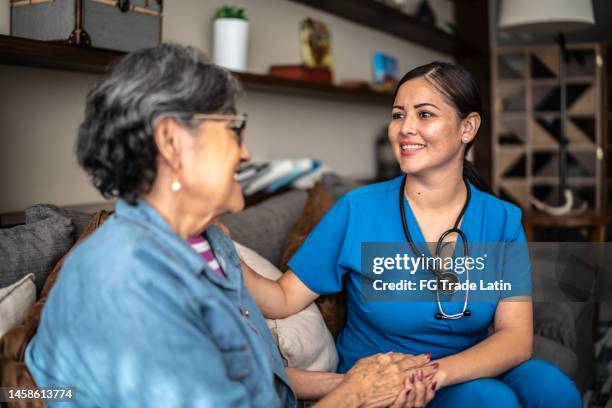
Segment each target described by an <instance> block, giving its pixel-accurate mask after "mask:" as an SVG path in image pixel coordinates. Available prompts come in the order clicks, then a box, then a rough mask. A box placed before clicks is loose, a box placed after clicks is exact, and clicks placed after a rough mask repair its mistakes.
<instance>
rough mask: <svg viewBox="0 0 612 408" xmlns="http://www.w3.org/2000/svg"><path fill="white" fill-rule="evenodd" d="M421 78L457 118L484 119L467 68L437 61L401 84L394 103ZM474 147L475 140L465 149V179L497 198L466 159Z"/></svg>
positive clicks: (423, 66) (417, 71)
mask: <svg viewBox="0 0 612 408" xmlns="http://www.w3.org/2000/svg"><path fill="white" fill-rule="evenodd" d="M420 77H424V78H425V80H427V81H428V82H429V83H430V84H431V85H433V86H434V87H435V88H436V89H437V90H438V91H439V92H440V93H441V94H442V95H444V97H445V98H446V100H447V101H448V102H449V103H450V104H451V105H452V106H453V107H454V108H455V111H456V112H457V116H459V118H460V119H465V118H467V116H468V115H469V114H470V113H472V112H476V113H478V114H479V115H481V116H482V100H481V98H480V89H479V88H478V84H477V83H476V81H475V80H474V78H472V75H470V73H469V72H468V71H467V70H466V69H465V68H463V67H462V66H460V65H456V64H451V63H449V62H439V61H434V62H432V63H429V64H426V65H421V66H420V67H416V68H414V69H413V70H411V71H410V72H408V73H407V74H406V75H404V76H403V77H402V79H401V80H400V81H399V83H398V84H397V87H396V88H395V95H394V97H393V99H394V100H395V97H396V96H397V92H398V91H399V88H400V87H401V86H402V84H404V83H405V82H406V81H409V80H411V79H414V78H420ZM473 143H474V141H473V140H472V141H471V142H470V143H468V144H467V146H466V147H465V151H464V157H463V177H464V178H465V179H466V180H467V181H469V182H470V183H472V185H473V186H474V187H476V188H477V189H479V190H481V191H484V192H486V193H489V194H494V193H493V190H491V187H490V186H489V185H488V184H487V183H486V182H485V181H484V180H483V179H482V177H480V175H479V174H478V171H477V170H476V167H475V166H474V165H473V164H472V163H471V162H470V161H469V160H467V159H466V158H465V155H467V153H468V152H469V151H470V149H471V148H472V144H473Z"/></svg>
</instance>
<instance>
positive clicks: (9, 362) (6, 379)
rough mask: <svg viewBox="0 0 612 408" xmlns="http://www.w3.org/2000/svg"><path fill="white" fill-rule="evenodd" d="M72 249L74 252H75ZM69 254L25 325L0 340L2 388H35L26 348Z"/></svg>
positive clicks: (94, 224)
mask: <svg viewBox="0 0 612 408" xmlns="http://www.w3.org/2000/svg"><path fill="white" fill-rule="evenodd" d="M108 217H109V213H108V212H107V211H100V212H98V213H97V214H96V215H95V216H94V217H93V219H92V220H91V223H90V224H89V226H88V227H87V228H86V230H85V231H84V233H83V235H82V236H81V238H79V240H78V241H77V243H76V244H75V246H74V247H76V245H78V244H79V243H80V242H82V241H83V240H84V239H86V238H87V237H88V236H89V234H91V233H92V232H93V231H95V230H96V228H98V226H100V225H101V224H102V223H103V222H104V221H105V220H106V219H107V218H108ZM74 247H73V248H74ZM66 256H67V254H65V255H64V256H63V257H62V259H61V260H60V261H59V262H58V263H57V264H56V265H55V267H54V268H53V272H52V273H51V274H50V275H49V277H48V278H47V280H46V281H45V284H44V286H43V289H42V292H41V294H40V299H39V300H38V301H37V302H36V303H35V304H34V306H33V307H32V308H31V309H30V310H29V311H28V313H27V316H26V317H25V322H24V323H23V324H21V325H19V326H17V327H14V328H13V329H12V330H10V331H9V332H8V333H6V334H5V335H4V336H3V337H2V338H0V387H12V388H32V387H35V386H36V384H35V382H34V380H33V379H32V376H31V375H30V372H29V371H28V368H27V366H26V365H25V363H24V361H23V358H24V353H25V349H26V346H27V345H28V342H29V341H30V339H31V338H32V336H34V334H35V333H36V329H37V328H38V323H39V321H40V314H41V313H42V309H43V306H44V304H45V301H46V300H47V296H48V295H49V291H50V290H51V288H52V287H53V285H54V284H55V281H56V280H57V277H58V276H59V273H60V270H61V268H62V265H63V264H64V260H65V259H66ZM13 406H15V407H26V406H27V407H30V408H33V407H36V408H38V407H41V408H42V407H43V403H42V401H41V400H36V401H27V402H25V401H21V402H20V403H17V404H14V405H13Z"/></svg>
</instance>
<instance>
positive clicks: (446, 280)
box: [436, 272, 459, 295]
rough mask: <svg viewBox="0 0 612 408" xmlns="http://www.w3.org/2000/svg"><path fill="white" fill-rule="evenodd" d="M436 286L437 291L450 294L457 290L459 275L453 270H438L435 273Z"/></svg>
mask: <svg viewBox="0 0 612 408" xmlns="http://www.w3.org/2000/svg"><path fill="white" fill-rule="evenodd" d="M436 278H437V279H436V280H437V282H436V287H437V291H438V292H440V293H441V294H443V295H452V294H454V293H455V292H457V290H456V289H455V288H456V287H457V284H458V283H459V277H458V276H457V275H455V274H454V273H453V272H438V273H437V274H436Z"/></svg>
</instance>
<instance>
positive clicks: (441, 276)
mask: <svg viewBox="0 0 612 408" xmlns="http://www.w3.org/2000/svg"><path fill="white" fill-rule="evenodd" d="M463 182H464V183H465V187H466V189H467V197H466V198H465V204H463V208H462V209H461V212H460V213H459V216H458V217H457V220H456V221H455V225H454V226H453V228H451V229H448V230H446V231H444V232H443V233H442V235H440V238H439V239H438V242H437V244H436V250H435V252H434V257H436V258H437V257H438V256H439V254H440V250H441V249H442V247H443V246H444V245H445V243H444V238H446V237H447V236H448V235H449V234H452V233H456V234H457V235H458V238H459V237H461V241H462V242H463V256H464V257H465V258H467V257H468V256H469V250H468V242H467V237H466V236H465V234H464V233H463V231H461V230H460V229H459V222H461V218H462V217H463V214H464V213H465V210H466V209H467V207H468V204H469V203H470V198H471V196H472V195H471V192H470V186H469V185H468V183H467V181H465V180H463ZM405 187H406V176H404V179H403V180H402V186H401V187H400V191H399V208H400V214H401V216H402V228H403V229H404V235H405V236H406V241H408V245H410V249H411V250H412V252H414V254H415V255H416V256H419V251H418V250H417V248H416V246H415V245H414V241H412V237H411V236H410V231H408V222H406V213H405V210H404V189H405ZM420 256H421V257H422V256H424V255H423V254H421V255H420ZM423 264H424V263H423ZM430 272H431V273H433V274H434V275H435V276H436V302H437V303H438V310H439V312H438V313H436V314H435V315H434V317H435V318H436V319H438V320H439V319H450V320H456V319H460V318H462V317H463V316H471V315H472V312H470V310H469V309H468V308H467V306H468V300H469V296H470V291H469V288H468V289H466V291H465V299H464V301H463V310H462V311H461V312H460V313H454V314H447V313H445V312H444V308H443V307H442V303H441V302H440V292H442V293H444V294H453V293H455V290H441V289H440V286H441V284H440V281H443V280H445V281H448V282H450V283H451V284H452V286H454V284H456V283H459V277H458V276H457V275H456V274H454V273H453V272H447V271H439V270H438V269H433V270H430ZM465 278H466V280H468V281H469V280H470V271H469V270H466V276H465Z"/></svg>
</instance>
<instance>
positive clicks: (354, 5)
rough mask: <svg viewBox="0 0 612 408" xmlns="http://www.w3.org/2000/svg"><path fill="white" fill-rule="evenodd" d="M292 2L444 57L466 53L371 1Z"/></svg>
mask: <svg viewBox="0 0 612 408" xmlns="http://www.w3.org/2000/svg"><path fill="white" fill-rule="evenodd" d="M291 1H293V2H295V3H300V4H304V5H306V6H309V7H314V8H316V9H319V10H323V11H326V12H328V13H331V14H334V15H336V16H339V17H342V18H345V19H347V20H350V21H354V22H356V23H359V24H362V25H365V26H367V27H370V28H374V29H376V30H379V31H382V32H384V33H388V34H392V35H394V36H396V37H399V38H401V39H404V40H407V41H410V42H413V43H415V44H418V45H421V46H423V47H427V48H431V49H433V50H435V51H439V52H442V53H444V54H451V55H456V54H458V53H459V52H465V51H469V50H462V49H460V48H461V47H460V46H459V44H458V41H457V40H456V38H455V37H454V36H453V35H451V34H448V33H446V32H445V31H442V30H440V29H439V28H437V27H435V26H433V25H430V24H424V23H422V22H420V21H419V20H417V19H416V18H414V17H412V16H410V15H408V14H405V13H402V12H400V11H398V10H396V9H394V8H392V7H389V6H387V5H385V4H383V3H380V2H377V1H374V0H351V1H346V0H291ZM332 31H333V30H332Z"/></svg>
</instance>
